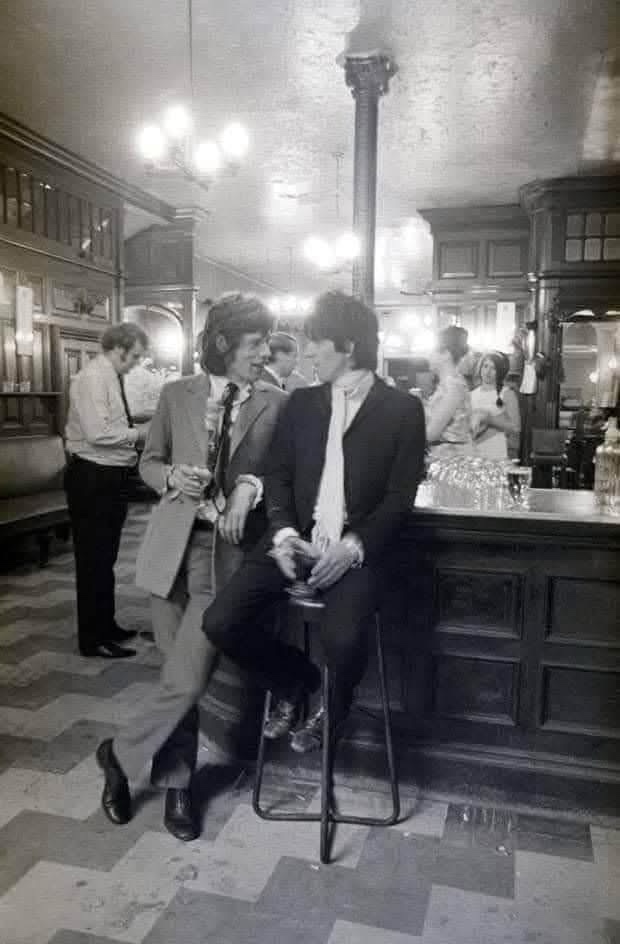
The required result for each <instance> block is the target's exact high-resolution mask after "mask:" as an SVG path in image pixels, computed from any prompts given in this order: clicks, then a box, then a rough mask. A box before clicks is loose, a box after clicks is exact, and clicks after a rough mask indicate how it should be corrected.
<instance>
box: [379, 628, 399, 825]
mask: <svg viewBox="0 0 620 944" xmlns="http://www.w3.org/2000/svg"><path fill="white" fill-rule="evenodd" d="M375 632H376V636H377V662H378V664H379V684H380V686H381V704H382V707H383V726H384V730H385V752H386V754H387V762H388V770H389V774H390V788H391V791H392V815H391V816H389V817H388V818H387V821H386V824H387V825H389V826H393V825H394V823H396V822H398V818H399V816H400V794H399V791H398V776H397V773H396V760H395V758H394V742H393V740H392V712H391V711H390V696H389V692H388V687H387V680H386V677H385V658H384V654H383V638H382V632H381V617H380V616H379V614H378V613H377V614H376V615H375Z"/></svg>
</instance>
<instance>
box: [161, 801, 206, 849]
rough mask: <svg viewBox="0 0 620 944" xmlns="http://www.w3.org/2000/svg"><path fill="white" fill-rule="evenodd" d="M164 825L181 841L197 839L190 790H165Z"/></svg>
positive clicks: (198, 832)
mask: <svg viewBox="0 0 620 944" xmlns="http://www.w3.org/2000/svg"><path fill="white" fill-rule="evenodd" d="M164 826H165V827H166V829H167V830H168V832H169V833H172V835H173V836H176V838H177V839H182V840H183V842H191V841H192V839H198V837H199V836H200V829H199V828H198V825H197V823H196V817H195V815H194V807H193V804H192V795H191V792H190V790H173V789H172V788H169V789H168V790H166V811H165V814H164Z"/></svg>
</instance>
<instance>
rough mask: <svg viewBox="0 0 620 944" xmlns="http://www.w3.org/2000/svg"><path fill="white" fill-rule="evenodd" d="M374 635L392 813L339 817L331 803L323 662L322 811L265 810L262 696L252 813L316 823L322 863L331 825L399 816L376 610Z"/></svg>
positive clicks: (383, 822) (384, 821)
mask: <svg viewBox="0 0 620 944" xmlns="http://www.w3.org/2000/svg"><path fill="white" fill-rule="evenodd" d="M375 634H376V645H377V662H378V668H379V685H380V689H381V707H382V711H383V727H384V734H385V750H386V755H387V765H388V771H389V777H390V789H391V794H392V812H391V813H390V815H389V816H387V817H384V818H378V817H375V816H341V815H339V814H338V813H336V812H335V811H334V809H333V804H332V775H333V764H334V733H333V731H332V708H333V705H332V704H331V701H332V699H331V692H330V677H329V669H328V667H327V666H326V665H325V666H324V667H323V672H322V686H321V688H322V696H323V705H324V707H325V712H324V716H323V746H322V757H321V761H322V762H321V810H320V812H319V813H304V812H299V813H297V812H293V813H272V812H271V811H268V810H265V809H264V808H263V807H262V806H261V805H260V791H261V786H262V781H263V771H264V763H265V740H266V738H265V736H264V729H265V723H266V721H267V719H268V717H269V712H270V710H271V702H272V695H271V692H267V695H266V697H265V707H264V711H263V727H262V730H261V736H260V741H259V745H258V757H257V761H256V774H255V779H254V790H253V794H252V806H253V809H254V812H255V813H256V814H257V815H258V816H260V817H261V818H262V819H266V820H281V821H282V820H284V821H289V822H319V823H320V860H321V862H322V863H325V864H327V863H329V860H330V850H331V840H332V834H333V827H334V826H335V824H336V823H352V824H354V825H359V826H392V825H394V823H396V822H398V819H399V817H400V796H399V790H398V776H397V772H396V761H395V757H394V745H393V740H392V718H391V712H390V702H389V693H388V688H387V680H386V671H385V657H384V653H383V635H382V627H381V619H380V616H379V614H378V613H377V614H376V616H375ZM309 649H310V625H309V623H308V621H306V620H304V651H305V653H306V655H308V654H309Z"/></svg>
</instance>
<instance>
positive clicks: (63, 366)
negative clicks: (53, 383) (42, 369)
mask: <svg viewBox="0 0 620 944" xmlns="http://www.w3.org/2000/svg"><path fill="white" fill-rule="evenodd" d="M58 348H59V350H58V352H57V364H58V369H59V371H60V380H61V383H60V389H61V391H62V410H61V423H62V426H61V428H62V430H63V431H64V425H65V421H66V417H67V410H68V408H69V387H70V385H71V378H72V377H75V375H76V374H77V373H78V372H79V371H80V370H82V368H83V367H85V366H86V364H88V362H89V361H90V360H92V359H93V357H96V356H97V354H99V353H100V351H101V347H100V345H99V339H98V338H96V337H93V336H92V335H90V336H88V337H84V336H82V337H79V336H76V335H64V334H62V333H61V334H60V336H59V338H58Z"/></svg>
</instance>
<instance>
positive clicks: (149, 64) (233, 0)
mask: <svg viewBox="0 0 620 944" xmlns="http://www.w3.org/2000/svg"><path fill="white" fill-rule="evenodd" d="M618 10H619V5H618V3H617V2H616V0H478V2H476V0H441V2H437V0H392V2H388V0H384V2H380V0H376V2H374V3H371V2H363V0H362V2H361V9H360V0H338V2H334V0H262V2H260V3H258V2H256V0H194V24H195V25H194V50H195V88H196V113H197V114H196V119H197V124H198V126H199V128H200V130H201V132H203V133H205V134H207V135H210V134H214V133H217V131H218V130H219V129H221V128H222V127H223V125H224V124H226V123H227V122H228V121H229V120H231V119H232V118H236V119H238V120H240V121H242V122H243V123H244V124H245V125H246V126H247V128H248V130H249V132H250V134H251V142H252V143H251V150H250V153H249V156H248V159H247V161H246V162H245V164H244V166H242V167H241V169H240V170H239V171H238V173H237V174H236V175H235V176H224V177H223V178H221V179H220V180H218V181H217V182H216V183H215V185H214V186H213V187H212V189H211V190H210V192H209V193H208V194H204V193H202V192H200V191H198V193H194V194H192V193H191V192H188V191H187V190H186V189H185V188H180V189H179V188H178V187H171V185H170V184H169V183H166V184H165V185H162V184H161V182H158V183H156V182H155V181H153V180H149V179H148V178H146V177H145V176H144V175H143V174H142V172H141V169H140V165H139V162H138V161H137V159H136V155H135V150H134V144H135V133H136V130H137V129H138V127H139V126H140V125H141V124H142V123H144V122H145V121H148V120H151V119H153V118H157V117H158V116H159V114H160V112H161V110H162V108H163V107H164V106H165V105H166V104H168V103H169V102H172V101H178V100H185V101H187V98H188V93H189V82H188V65H187V32H186V30H187V25H186V2H185V0H52V2H50V0H4V2H3V3H2V4H0V35H1V36H2V37H3V42H2V43H1V44H0V110H2V111H5V112H7V113H8V114H10V115H12V116H13V117H15V118H17V119H18V120H20V121H22V122H24V123H25V124H27V125H29V126H31V127H32V128H34V129H36V130H38V131H40V132H42V133H44V134H45V135H47V136H49V137H51V138H53V139H54V140H56V141H58V142H59V143H61V144H63V145H65V146H67V147H69V148H71V149H73V150H75V151H77V152H79V153H81V154H83V155H84V156H85V157H88V158H90V159H91V160H94V161H96V162H97V163H100V164H102V165H103V166H105V167H106V168H108V169H110V170H111V171H113V172H115V173H117V174H120V175H122V176H124V177H126V178H127V179H129V180H131V181H133V182H135V183H138V184H140V185H141V186H144V187H146V188H147V189H150V190H152V191H154V192H158V193H159V194H160V195H162V196H164V197H166V198H168V199H171V200H173V201H174V202H178V203H180V204H184V205H187V204H188V203H189V202H191V201H192V200H199V201H200V202H201V203H202V205H203V206H205V207H206V208H207V209H209V211H210V213H211V217H210V221H209V224H208V226H207V227H206V236H205V238H204V252H205V254H207V255H209V256H211V257H215V258H217V259H221V260H222V261H224V262H225V263H226V264H228V265H232V266H236V267H239V268H241V269H243V270H245V271H250V272H252V273H255V274H257V275H260V276H261V278H262V279H264V280H266V281H268V282H273V283H274V284H277V285H279V286H281V287H283V288H288V287H289V281H290V282H291V285H292V287H293V288H308V287H310V286H312V285H313V281H312V278H311V276H312V272H311V270H310V268H309V266H308V265H307V264H306V263H305V261H304V260H303V258H302V256H301V252H300V246H301V243H302V241H303V238H304V236H306V235H307V234H308V233H310V232H318V233H323V232H325V233H327V234H329V233H330V232H333V231H335V230H337V229H338V228H344V227H345V226H346V225H347V223H348V222H349V221H350V218H351V201H350V195H351V177H352V166H351V158H352V129H353V108H354V103H353V100H352V98H351V96H350V93H349V90H348V89H347V88H346V86H345V83H344V77H343V71H342V69H341V67H340V66H339V65H338V64H337V63H336V57H337V55H338V54H339V53H340V52H342V50H343V49H344V47H345V44H346V37H347V33H349V32H350V31H351V30H354V28H355V27H356V25H357V24H358V21H359V20H360V14H361V18H362V26H361V28H359V27H358V29H357V30H356V32H355V33H354V35H353V38H352V42H353V43H354V44H356V43H357V44H358V45H359V47H360V48H362V47H364V46H366V47H368V46H369V45H370V46H372V45H374V44H376V42H377V40H378V39H379V38H380V39H382V40H383V42H384V43H385V44H386V45H387V46H388V47H390V48H391V49H392V51H393V53H394V56H395V58H396V61H397V63H398V68H399V71H398V75H397V76H396V78H395V79H394V80H393V81H392V85H391V90H390V93H389V95H388V96H387V97H386V98H385V99H384V100H383V101H382V104H381V124H380V142H379V174H380V183H379V199H378V211H379V224H380V226H381V227H382V228H385V236H386V237H387V239H388V245H391V246H392V247H393V254H392V257H391V260H390V262H391V264H392V263H393V264H395V265H396V266H397V267H398V266H400V267H401V269H404V276H403V277H404V278H405V281H406V282H407V283H408V284H416V282H417V281H419V276H420V275H421V274H422V275H424V273H426V271H427V268H428V264H429V258H430V257H429V241H428V238H427V237H426V235H425V233H424V231H423V230H412V229H411V228H410V229H409V230H408V233H409V239H408V242H407V241H406V243H400V242H399V241H398V240H397V239H396V238H395V237H394V233H395V232H397V229H398V227H399V226H400V225H402V224H403V223H404V222H406V221H407V220H408V219H410V218H411V217H412V216H414V215H415V211H416V209H417V208H422V207H429V206H449V205H455V204H463V203H505V202H513V201H515V200H516V198H517V191H518V188H519V186H520V185H521V184H523V183H526V182H528V181H530V180H532V179H534V178H535V177H545V176H558V175H562V174H571V173H574V172H576V171H577V170H579V168H580V166H581V165H582V162H583V161H584V160H587V162H588V164H591V163H592V161H594V162H596V161H602V160H606V159H609V158H610V157H613V156H614V148H617V146H618V140H617V139H618V134H619V130H618V127H619V126H618V115H617V107H618V97H617V96H616V95H614V94H613V88H614V87H613V71H614V70H613V68H612V69H611V72H610V67H609V63H610V61H612V62H613V61H614V58H613V56H614V49H616V47H618V45H620V35H619V34H618V21H617V19H616V20H614V19H613V18H612V17H613V16H614V15H615V16H616V17H617V16H618ZM610 76H611V78H610ZM616 78H617V76H616ZM597 83H598V84H597ZM593 103H595V104H596V103H598V106H597V107H598V112H597V114H596V115H593V108H592V106H593ZM614 111H615V114H614V113H613V112H614ZM588 134H589V137H587V135H588ZM592 141H594V143H592ZM335 154H342V155H343V157H342V158H341V159H338V160H337V159H336V158H335V157H334V155H335ZM617 156H618V155H617V153H616V158H617ZM337 167H338V168H339V173H338V174H337ZM337 184H338V186H337ZM412 233H413V236H412ZM384 242H385V240H384ZM394 260H396V262H394ZM342 278H343V279H345V278H346V277H345V276H343V277H342ZM388 281H389V280H388ZM394 281H397V279H394ZM315 284H316V283H315Z"/></svg>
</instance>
